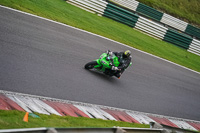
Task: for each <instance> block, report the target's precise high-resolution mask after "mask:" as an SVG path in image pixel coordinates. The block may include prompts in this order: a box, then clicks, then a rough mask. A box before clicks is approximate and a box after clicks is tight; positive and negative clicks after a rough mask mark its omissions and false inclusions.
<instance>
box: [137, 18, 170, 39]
mask: <svg viewBox="0 0 200 133" xmlns="http://www.w3.org/2000/svg"><path fill="white" fill-rule="evenodd" d="M135 28H136V29H139V30H141V31H143V32H146V33H147V34H149V35H152V36H155V37H157V38H159V39H163V38H164V36H165V34H166V32H167V28H166V27H164V26H163V25H160V24H158V23H156V22H153V21H150V20H148V19H146V18H144V17H141V16H140V17H139V19H138V21H137V23H136V26H135Z"/></svg>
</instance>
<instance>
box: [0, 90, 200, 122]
mask: <svg viewBox="0 0 200 133" xmlns="http://www.w3.org/2000/svg"><path fill="white" fill-rule="evenodd" d="M0 93H1V94H5V95H11V96H12V95H19V96H24V97H25V96H27V97H31V98H38V99H44V100H50V101H54V102H62V103H68V104H72V105H80V106H85V107H99V108H104V109H111V110H118V111H124V112H130V113H135V114H142V115H151V116H155V117H160V118H167V119H172V120H178V121H188V122H196V123H200V121H197V120H191V119H184V118H177V117H171V116H165V115H159V114H153V113H146V112H140V111H133V110H128V109H122V108H116V107H111V106H105V105H97V104H91V103H83V102H77V101H70V100H63V99H58V98H51V97H45V96H37V95H32V94H24V93H19V92H11V91H5V90H0Z"/></svg>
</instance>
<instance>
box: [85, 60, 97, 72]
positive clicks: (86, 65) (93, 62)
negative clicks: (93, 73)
mask: <svg viewBox="0 0 200 133" xmlns="http://www.w3.org/2000/svg"><path fill="white" fill-rule="evenodd" d="M96 65H98V63H97V62H96V61H91V62H88V63H87V64H85V69H88V70H89V69H93V68H94V66H96Z"/></svg>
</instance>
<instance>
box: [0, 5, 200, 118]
mask: <svg viewBox="0 0 200 133" xmlns="http://www.w3.org/2000/svg"><path fill="white" fill-rule="evenodd" d="M107 49H110V50H112V51H122V50H125V49H127V48H126V47H125V46H121V45H119V44H116V43H114V42H111V41H108V40H105V39H102V38H100V37H96V36H93V35H90V34H88V33H84V32H81V31H78V30H74V29H72V28H68V27H65V26H62V25H58V24H55V23H52V22H48V21H46V20H42V19H39V18H35V17H31V16H28V15H25V14H21V13H17V12H14V11H11V10H8V9H4V8H0V89H1V90H6V91H13V92H20V93H26V94H33V95H39V96H47V97H52V98H60V99H66V100H73V101H79V102H86V103H92V104H99V105H106V106H111V107H118V108H123V109H130V110H134V111H141V112H147V113H155V114H161V115H167V116H173V117H179V118H186V119H192V120H200V75H199V74H197V73H194V72H191V71H189V70H186V69H184V68H181V67H178V66H176V65H173V64H170V63H167V62H165V61H162V60H160V59H157V58H155V57H152V56H149V55H146V54H143V53H141V52H138V51H135V50H131V51H132V53H133V60H132V61H133V65H132V66H131V67H130V68H129V69H127V71H126V72H125V73H124V74H123V75H122V77H121V79H120V80H119V79H117V78H109V77H107V76H105V75H103V74H99V73H95V72H91V71H87V70H85V69H84V68H83V67H84V65H85V64H86V63H87V62H89V61H92V60H93V59H96V58H99V56H100V55H101V53H102V52H104V51H106V50H107Z"/></svg>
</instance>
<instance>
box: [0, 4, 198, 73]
mask: <svg viewBox="0 0 200 133" xmlns="http://www.w3.org/2000/svg"><path fill="white" fill-rule="evenodd" d="M0 7H2V8H6V9H9V10H12V11H16V12H19V13H23V14H26V15H29V16H33V17H36V18H40V19H43V20H47V21H50V22H53V23H56V24H60V25H63V26H66V27H69V28H72V29H76V30H79V31H82V32H85V33H88V34H91V35H94V36H98V37H100V38H103V39H106V40H109V41H112V42H115V43H118V44H120V45H123V46H126V47H128V48H131V49H134V50H136V51H139V52H141V53H144V54H147V55H150V56H153V57H155V58H158V59H161V60H163V61H166V62H168V63H171V64H174V65H176V66H179V67H182V68H184V69H187V70H189V71H192V72H195V73H197V74H200V72H197V71H195V70H192V69H190V68H187V67H185V66H181V65H179V64H176V63H174V62H172V61H169V60H166V59H163V58H161V57H158V56H155V55H153V54H150V53H147V52H144V51H142V50H139V49H136V48H134V47H131V46H128V45H126V44H123V43H120V42H117V41H114V40H112V39H109V38H106V37H104V36H100V35H98V34H95V33H92V32H89V31H86V30H82V29H79V28H76V27H73V26H70V25H67V24H64V23H60V22H57V21H54V20H50V19H47V18H43V17H40V16H37V15H33V14H30V13H27V12H23V11H20V10H17V9H13V8H10V7H6V6H2V5H0Z"/></svg>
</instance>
